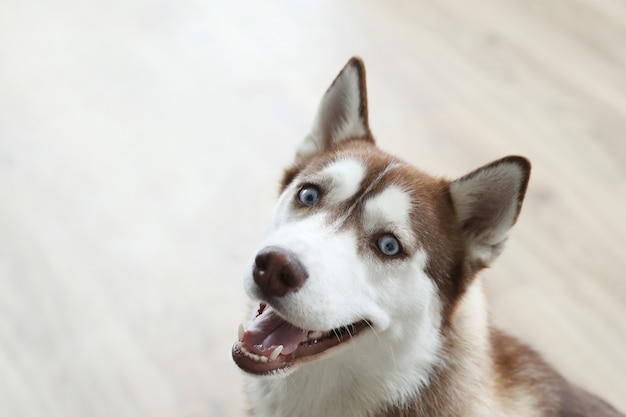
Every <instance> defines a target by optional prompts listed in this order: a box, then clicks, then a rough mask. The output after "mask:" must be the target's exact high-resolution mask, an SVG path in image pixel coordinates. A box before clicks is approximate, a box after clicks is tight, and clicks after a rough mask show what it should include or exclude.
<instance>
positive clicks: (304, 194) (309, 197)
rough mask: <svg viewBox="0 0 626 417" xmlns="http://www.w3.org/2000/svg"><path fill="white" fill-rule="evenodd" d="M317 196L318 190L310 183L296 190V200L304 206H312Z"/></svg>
mask: <svg viewBox="0 0 626 417" xmlns="http://www.w3.org/2000/svg"><path fill="white" fill-rule="evenodd" d="M318 198H319V190H318V189H317V188H316V187H313V186H311V185H309V186H306V187H304V188H302V189H301V190H300V192H298V200H299V201H300V202H301V203H302V204H304V205H305V206H309V207H310V206H312V205H313V204H315V203H316V202H317V199H318Z"/></svg>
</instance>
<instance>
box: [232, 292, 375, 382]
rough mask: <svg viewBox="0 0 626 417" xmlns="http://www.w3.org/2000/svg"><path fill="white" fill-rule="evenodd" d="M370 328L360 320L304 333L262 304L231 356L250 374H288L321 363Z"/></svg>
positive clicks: (242, 329)
mask: <svg viewBox="0 0 626 417" xmlns="http://www.w3.org/2000/svg"><path fill="white" fill-rule="evenodd" d="M371 327H372V326H371V323H370V322H369V321H368V320H360V321H358V322H355V323H350V324H346V325H344V326H340V327H337V328H334V329H331V330H328V331H312V330H305V329H301V328H299V327H297V326H294V325H293V324H291V323H289V322H287V321H286V320H285V319H283V318H282V317H281V316H280V315H278V314H277V313H276V311H275V310H274V309H272V308H271V307H269V306H268V305H267V304H265V303H261V304H260V306H259V310H258V312H257V315H256V318H255V319H254V320H253V321H252V322H251V323H250V324H249V325H248V328H247V329H244V328H243V326H242V327H241V328H240V329H239V341H237V342H236V343H235V344H234V345H233V348H232V356H233V360H234V361H235V363H236V364H237V366H239V367H240V368H241V369H243V370H244V371H246V372H248V373H250V374H255V375H272V374H276V375H281V374H287V373H289V372H290V371H293V370H294V369H295V367H297V366H298V365H300V364H303V363H307V362H311V361H314V360H318V359H319V358H321V357H322V356H324V355H325V354H326V353H328V352H329V351H331V350H332V349H333V348H336V347H337V346H340V345H343V344H344V343H350V342H351V341H352V340H353V338H354V337H356V336H357V335H359V334H360V333H361V332H362V331H363V330H366V329H368V328H371Z"/></svg>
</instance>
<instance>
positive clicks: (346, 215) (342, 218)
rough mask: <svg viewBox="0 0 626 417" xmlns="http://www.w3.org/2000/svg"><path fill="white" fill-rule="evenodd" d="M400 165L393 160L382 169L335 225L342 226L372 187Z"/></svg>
mask: <svg viewBox="0 0 626 417" xmlns="http://www.w3.org/2000/svg"><path fill="white" fill-rule="evenodd" d="M398 166H400V164H399V163H397V162H392V163H390V164H389V165H387V166H386V167H385V169H384V170H382V171H381V172H380V174H378V176H377V177H376V178H375V179H374V181H372V183H371V184H369V185H368V186H367V188H365V190H363V192H362V194H361V197H359V198H358V199H357V200H356V201H355V202H354V204H352V205H351V206H350V207H348V210H346V212H345V213H344V214H343V215H342V216H340V217H339V218H338V219H337V220H336V221H335V222H334V225H333V227H339V226H341V224H343V222H345V221H346V219H347V218H348V217H350V215H352V212H353V211H354V208H355V207H356V206H357V205H358V204H359V203H360V202H361V201H362V200H363V198H364V197H366V196H367V195H368V194H369V192H370V191H371V190H372V189H373V188H374V187H375V186H376V185H377V184H378V183H379V182H380V181H381V180H382V179H383V177H384V176H385V175H386V174H387V173H388V172H389V171H391V170H392V169H394V168H397V167H398Z"/></svg>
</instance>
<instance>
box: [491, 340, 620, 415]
mask: <svg viewBox="0 0 626 417" xmlns="http://www.w3.org/2000/svg"><path fill="white" fill-rule="evenodd" d="M491 347H492V357H493V360H494V369H495V374H496V376H497V378H498V384H497V386H498V387H499V389H500V390H502V391H505V392H502V394H503V397H504V398H506V397H509V398H512V396H511V392H517V393H520V392H524V393H525V394H526V395H529V397H527V398H534V399H535V400H536V401H538V403H537V404H535V405H534V407H536V408H538V409H539V410H542V412H543V414H541V415H544V416H546V417H624V414H621V413H620V412H618V411H617V410H616V409H615V408H613V407H612V406H611V405H609V404H608V403H607V402H605V401H604V400H602V399H601V398H599V397H597V396H595V395H593V394H591V393H589V392H587V391H585V390H583V389H582V388H579V387H577V386H575V385H573V384H571V383H570V382H568V381H567V380H566V379H565V378H564V377H562V376H561V375H560V374H559V373H558V372H557V371H556V370H554V368H552V366H550V365H549V364H548V363H547V362H546V361H545V360H544V359H543V358H542V357H541V355H540V354H539V353H537V352H536V351H535V350H533V349H532V348H530V347H529V346H527V345H525V344H523V343H522V342H520V341H519V340H517V339H516V338H514V337H512V336H510V335H508V334H506V333H505V332H503V331H500V330H498V329H492V330H491ZM522 397H524V395H520V396H518V398H522Z"/></svg>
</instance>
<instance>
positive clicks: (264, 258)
mask: <svg viewBox="0 0 626 417" xmlns="http://www.w3.org/2000/svg"><path fill="white" fill-rule="evenodd" d="M252 276H253V277H254V282H256V284H257V285H258V286H259V287H260V288H261V290H262V291H263V294H264V295H266V296H274V297H282V296H283V295H285V294H287V292H289V291H291V292H296V291H298V290H299V289H300V288H302V285H304V281H306V279H307V277H308V274H307V272H306V269H304V266H303V265H302V263H300V261H299V260H298V259H297V258H296V256H295V255H294V254H292V253H291V252H289V251H286V250H284V249H281V248H278V247H276V246H268V247H266V248H264V249H263V250H261V252H259V254H258V255H257V256H256V258H255V259H254V270H253V271H252Z"/></svg>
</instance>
